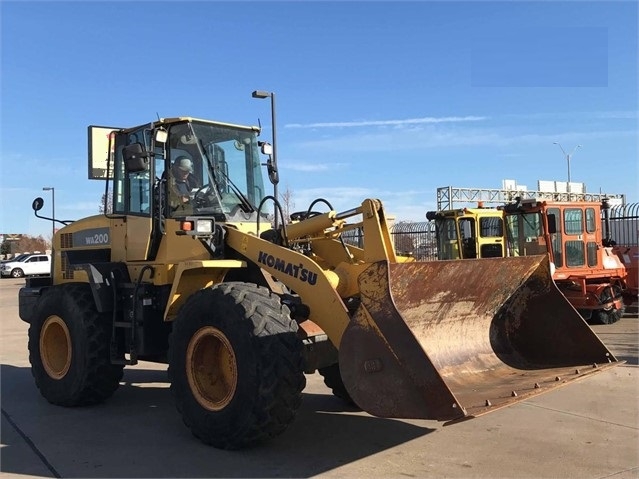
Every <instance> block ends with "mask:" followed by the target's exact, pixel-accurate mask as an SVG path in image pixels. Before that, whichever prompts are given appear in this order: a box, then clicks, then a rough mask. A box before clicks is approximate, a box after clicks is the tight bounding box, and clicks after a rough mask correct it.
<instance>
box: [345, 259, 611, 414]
mask: <svg viewBox="0 0 639 479" xmlns="http://www.w3.org/2000/svg"><path fill="white" fill-rule="evenodd" d="M359 284H360V291H361V304H360V306H359V308H358V310H357V312H356V313H355V315H354V317H353V319H352V321H351V322H350V323H349V325H348V327H347V328H346V331H345V332H344V335H343V337H342V341H341V344H340V351H339V362H340V370H341V373H342V379H343V381H344V385H345V386H346V389H347V390H348V392H349V394H350V395H351V398H352V399H353V400H354V401H355V402H356V403H357V404H358V405H359V406H360V407H361V408H362V409H364V410H365V411H367V412H369V413H370V414H373V415H376V416H382V417H396V418H414V419H437V420H440V421H449V422H455V421H459V420H463V419H467V418H471V417H476V416H479V415H481V414H485V413H487V412H490V411H492V410H495V409H497V408H500V407H504V406H508V405H510V404H513V403H515V402H517V401H520V400H522V399H526V398H528V397H530V396H533V395H536V394H540V393H543V392H547V391H549V390H551V389H553V388H555V387H557V386H561V385H564V384H566V383H568V382H570V381H572V380H576V379H579V378H582V377H584V376H586V375H589V374H592V373H595V372H598V371H602V370H604V369H606V368H609V367H611V366H614V365H616V364H619V362H618V361H617V359H616V358H615V357H614V356H613V355H612V354H611V353H610V351H608V349H607V348H606V346H604V344H603V343H602V342H601V341H600V340H599V338H598V337H597V336H596V335H595V333H594V332H593V331H592V330H591V329H590V327H589V326H588V324H586V322H585V321H584V320H583V319H582V317H581V316H580V315H579V314H578V313H577V311H576V310H575V309H574V308H573V307H572V306H571V305H570V303H569V302H568V301H567V300H566V299H565V297H564V296H563V295H562V294H561V292H560V291H559V290H558V289H557V287H556V286H555V284H554V282H553V280H552V277H551V274H550V264H549V260H548V258H547V256H546V255H540V256H525V257H513V258H491V259H480V260H466V261H430V262H413V263H401V264H396V263H389V262H387V261H380V262H377V263H374V264H372V265H371V266H370V267H369V268H368V269H367V270H365V271H364V273H362V274H361V275H360V277H359Z"/></svg>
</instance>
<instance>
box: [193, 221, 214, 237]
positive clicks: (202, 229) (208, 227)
mask: <svg viewBox="0 0 639 479" xmlns="http://www.w3.org/2000/svg"><path fill="white" fill-rule="evenodd" d="M195 231H196V232H197V233H199V234H210V233H212V232H213V221H211V220H196V221H195Z"/></svg>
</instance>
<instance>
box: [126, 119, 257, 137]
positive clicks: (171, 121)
mask: <svg viewBox="0 0 639 479" xmlns="http://www.w3.org/2000/svg"><path fill="white" fill-rule="evenodd" d="M182 122H197V123H205V124H209V125H215V126H222V127H229V128H235V129H241V130H252V131H255V132H256V133H258V134H259V133H260V132H261V131H262V129H261V128H260V127H259V126H249V125H238V124H235V123H227V122H223V121H214V120H204V119H202V118H194V117H191V116H176V117H171V118H160V119H159V120H157V121H153V122H149V123H143V124H142V125H137V126H133V127H128V128H122V131H124V132H129V131H135V130H139V129H140V128H144V127H145V126H151V125H153V126H155V127H157V126H169V125H173V124H175V123H182Z"/></svg>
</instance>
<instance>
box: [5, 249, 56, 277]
mask: <svg viewBox="0 0 639 479" xmlns="http://www.w3.org/2000/svg"><path fill="white" fill-rule="evenodd" d="M45 274H51V255H48V254H30V255H29V256H28V257H27V258H24V259H23V260H22V261H10V262H8V263H4V264H2V267H1V269H0V275H2V277H8V276H10V277H12V278H22V277H23V276H35V275H45Z"/></svg>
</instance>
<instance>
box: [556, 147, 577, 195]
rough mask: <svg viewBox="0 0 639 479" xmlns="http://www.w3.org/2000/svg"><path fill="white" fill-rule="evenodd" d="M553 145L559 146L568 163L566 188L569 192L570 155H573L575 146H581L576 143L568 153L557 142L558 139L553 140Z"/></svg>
mask: <svg viewBox="0 0 639 479" xmlns="http://www.w3.org/2000/svg"><path fill="white" fill-rule="evenodd" d="M553 145H557V146H559V148H561V151H562V153H563V154H564V156H565V157H566V162H567V163H568V184H567V185H566V186H567V187H568V188H567V189H568V193H570V157H571V156H572V155H573V153H574V152H575V151H576V150H577V148H581V145H577V146H575V147H574V148H573V149H572V151H571V152H570V154H568V153H566V151H565V150H564V149H563V147H562V146H561V145H560V144H559V142H558V141H555V142H553Z"/></svg>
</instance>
